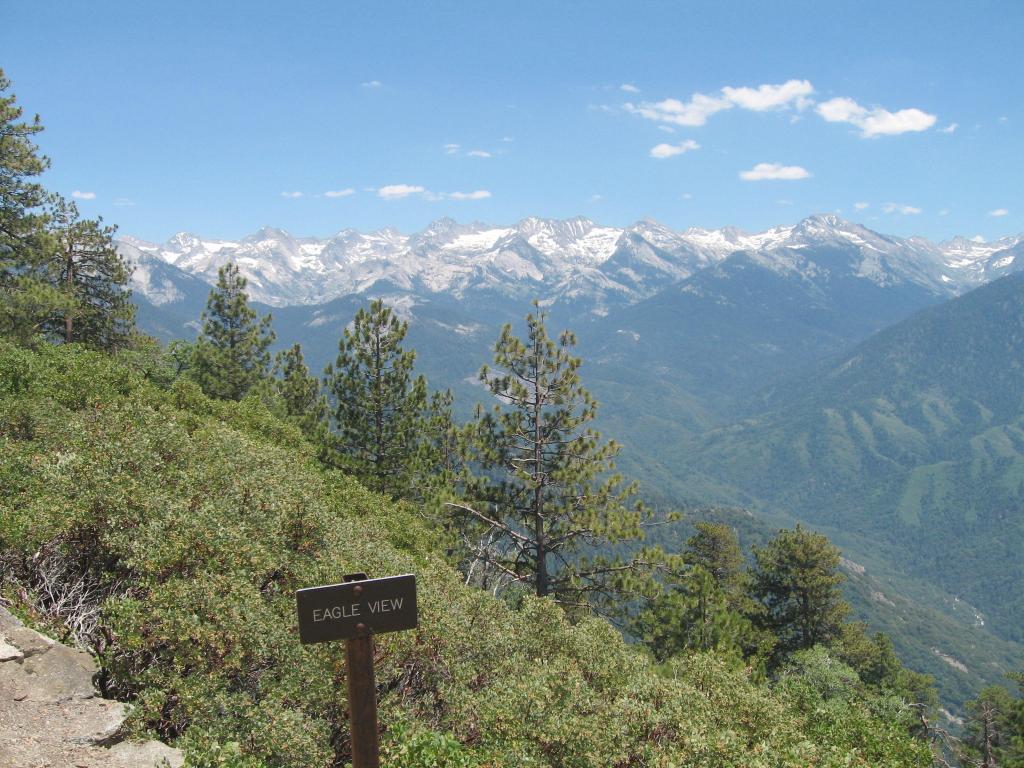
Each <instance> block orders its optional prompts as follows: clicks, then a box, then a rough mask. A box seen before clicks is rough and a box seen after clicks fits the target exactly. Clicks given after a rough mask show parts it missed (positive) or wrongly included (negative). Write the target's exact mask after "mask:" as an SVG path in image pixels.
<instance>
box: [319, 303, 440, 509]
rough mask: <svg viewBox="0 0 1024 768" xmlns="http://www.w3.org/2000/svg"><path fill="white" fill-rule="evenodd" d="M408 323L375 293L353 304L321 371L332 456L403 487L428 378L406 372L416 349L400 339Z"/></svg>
mask: <svg viewBox="0 0 1024 768" xmlns="http://www.w3.org/2000/svg"><path fill="white" fill-rule="evenodd" d="M408 328H409V326H408V323H406V322H405V321H403V320H400V319H399V318H398V317H397V315H395V313H394V312H393V311H392V310H391V308H390V307H388V306H386V305H385V304H384V302H383V301H381V300H380V299H377V300H374V301H372V302H371V303H370V306H369V307H368V308H366V309H360V310H359V311H358V312H357V313H356V316H355V319H354V321H353V323H352V327H351V328H346V329H345V330H344V331H343V332H342V336H341V339H340V340H339V341H338V358H337V360H336V361H335V363H334V365H333V366H328V367H327V370H326V371H325V381H324V383H325V386H326V389H327V391H328V394H329V397H330V400H331V403H332V405H333V422H334V427H335V433H334V434H333V435H332V437H331V451H330V454H331V457H332V458H331V461H332V463H334V464H335V465H336V466H339V467H341V468H343V469H345V470H346V471H348V472H351V473H352V474H354V475H355V476H356V477H358V478H360V479H361V480H362V481H363V483H365V484H366V485H367V486H368V487H369V488H371V489H372V490H375V491H378V492H379V493H385V494H388V495H390V496H392V497H396V498H397V497H403V496H406V495H407V494H408V493H409V492H410V485H411V482H412V481H411V478H412V476H413V474H414V473H415V467H414V465H415V460H416V456H417V452H418V450H419V441H420V434H421V432H422V428H423V410H424V406H425V405H426V399H427V384H426V380H425V379H424V378H423V377H422V376H416V377H415V378H414V377H413V364H414V363H415V360H416V353H415V352H414V351H412V350H406V349H404V348H403V347H402V341H403V340H404V339H405V335H406V333H407V331H408Z"/></svg>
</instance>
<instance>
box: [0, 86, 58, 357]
mask: <svg viewBox="0 0 1024 768" xmlns="http://www.w3.org/2000/svg"><path fill="white" fill-rule="evenodd" d="M10 88H11V81H10V80H8V79H7V78H6V77H5V76H4V73H3V70H2V69H0V332H2V333H6V334H9V335H12V336H15V337H17V338H19V339H21V340H23V341H24V340H27V339H29V338H31V337H32V336H34V335H35V334H37V333H39V332H41V331H42V330H43V328H44V326H45V324H46V323H47V322H48V321H49V320H50V319H51V318H52V317H54V316H55V315H56V314H58V313H61V312H63V311H66V310H67V309H68V308H69V306H70V304H71V302H70V301H69V298H68V297H67V296H66V295H65V294H62V293H61V291H59V290H58V289H57V288H56V287H55V283H56V281H57V274H58V272H57V271H56V270H55V269H54V264H53V261H52V259H50V258H49V255H50V254H51V252H52V251H51V249H52V245H53V244H52V239H51V238H50V236H49V234H48V233H47V231H46V222H47V215H46V211H45V208H44V206H45V205H46V203H47V202H48V201H49V200H50V198H51V196H50V195H48V194H47V192H46V190H45V189H44V188H43V186H42V185H41V184H39V183H38V182H37V181H36V180H35V179H36V178H37V177H38V176H39V175H40V174H42V173H43V171H45V170H46V169H47V168H48V167H49V165H50V161H49V159H48V158H46V157H45V156H43V155H40V154H39V148H38V147H37V146H36V145H35V144H34V143H33V137H34V136H35V135H36V134H37V133H39V132H40V131H42V130H43V126H42V124H41V122H40V120H39V116H38V115H36V116H35V118H34V119H33V120H31V121H23V120H22V114H23V111H22V108H21V107H19V106H18V105H17V99H16V98H15V96H14V94H12V93H9V91H10Z"/></svg>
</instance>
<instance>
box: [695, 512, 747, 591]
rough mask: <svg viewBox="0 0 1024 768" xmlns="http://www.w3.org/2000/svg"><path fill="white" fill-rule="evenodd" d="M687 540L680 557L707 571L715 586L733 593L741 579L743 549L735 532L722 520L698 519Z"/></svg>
mask: <svg viewBox="0 0 1024 768" xmlns="http://www.w3.org/2000/svg"><path fill="white" fill-rule="evenodd" d="M695 527H696V529H697V531H696V532H695V533H694V534H693V535H692V536H691V537H690V538H689V539H687V541H686V552H685V553H684V555H683V559H684V561H685V562H686V563H688V564H690V565H694V566H699V567H701V568H703V569H704V570H705V571H707V572H708V573H709V574H710V575H711V576H712V577H713V578H714V580H715V582H716V583H717V585H718V587H719V588H720V589H722V590H724V591H725V592H734V591H735V590H736V589H737V588H738V587H739V586H740V584H741V582H742V580H743V552H742V551H741V550H740V542H739V540H738V539H737V537H736V532H735V531H734V530H733V529H732V528H731V527H729V526H728V525H726V524H725V523H714V522H709V521H707V520H701V521H698V522H697V523H696V525H695Z"/></svg>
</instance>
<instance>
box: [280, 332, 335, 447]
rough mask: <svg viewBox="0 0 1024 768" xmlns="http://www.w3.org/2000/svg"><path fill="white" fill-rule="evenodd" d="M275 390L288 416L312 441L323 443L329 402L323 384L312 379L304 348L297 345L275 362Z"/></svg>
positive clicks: (282, 353)
mask: <svg viewBox="0 0 1024 768" xmlns="http://www.w3.org/2000/svg"><path fill="white" fill-rule="evenodd" d="M274 390H275V392H276V393H277V395H278V396H279V397H280V398H281V402H282V404H283V405H284V409H285V416H286V418H288V420H289V421H292V422H293V423H295V424H297V425H298V427H299V429H301V430H302V432H303V434H305V435H306V436H307V437H309V438H311V439H322V438H323V435H322V434H321V433H322V432H323V430H324V428H325V427H326V423H327V401H326V399H325V398H324V396H323V395H322V394H321V393H320V382H319V380H318V379H317V378H316V377H315V376H310V375H309V368H307V367H306V362H305V360H304V359H303V357H302V346H301V345H299V344H294V345H292V346H291V347H290V348H288V349H286V350H283V351H281V352H278V353H277V356H276V357H275V359H274Z"/></svg>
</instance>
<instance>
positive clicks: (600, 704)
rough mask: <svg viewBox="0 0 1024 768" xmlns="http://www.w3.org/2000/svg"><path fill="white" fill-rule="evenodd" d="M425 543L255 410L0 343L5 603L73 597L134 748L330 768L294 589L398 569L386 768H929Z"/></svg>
mask: <svg viewBox="0 0 1024 768" xmlns="http://www.w3.org/2000/svg"><path fill="white" fill-rule="evenodd" d="M435 536H436V534H435V533H434V532H433V531H431V530H430V529H428V528H427V527H426V526H425V524H424V523H423V522H422V521H421V520H420V518H419V517H418V515H417V513H416V510H415V509H414V508H412V507H411V506H407V505H396V504H392V503H390V502H388V501H387V500H385V499H383V498H382V497H379V496H376V495H374V494H371V493H369V492H368V491H366V490H365V489H363V488H362V487H361V486H359V485H358V484H357V483H356V482H354V481H353V480H351V479H350V478H347V477H345V476H343V475H341V474H339V473H337V472H332V471H326V470H324V469H322V468H321V467H320V466H319V465H318V464H317V463H316V462H315V460H314V458H313V454H312V452H311V450H310V449H309V447H308V446H307V445H306V444H305V443H303V442H302V438H301V435H300V434H299V433H298V432H297V430H295V429H294V428H293V427H291V426H289V425H287V424H284V423H283V422H280V421H278V420H276V419H275V418H274V417H273V415H272V414H271V413H270V411H268V410H267V409H266V408H265V407H264V406H263V405H262V404H261V403H260V402H259V401H258V400H256V399H247V400H243V401H242V402H240V403H224V402H214V401H211V400H208V399H206V398H205V397H204V396H203V395H202V394H201V393H199V392H198V391H196V390H195V388H193V387H191V386H189V385H187V384H183V383H180V382H179V383H175V384H174V385H173V386H171V387H170V388H169V389H164V388H161V387H160V386H158V384H157V383H155V382H154V381H152V380H150V379H147V378H146V377H144V376H140V375H137V374H136V372H134V371H133V370H132V369H130V368H128V367H126V366H125V365H122V364H119V363H116V362H114V361H113V360H111V359H110V358H107V357H103V356H102V355H98V354H95V353H90V352H85V351H83V350H79V349H75V348H74V347H62V348H45V349H41V350H40V351H38V352H26V351H24V350H21V349H17V348H14V347H10V346H6V345H0V564H3V567H4V568H5V579H7V581H5V584H4V586H3V587H2V589H3V590H4V591H5V593H6V596H7V597H10V598H12V599H13V598H15V597H17V596H18V595H21V594H26V595H28V597H29V602H31V603H32V604H33V605H34V606H35V609H36V610H38V611H45V610H47V609H48V607H49V608H53V604H52V603H48V602H47V599H46V598H45V595H44V592H45V590H43V589H42V580H44V579H49V583H48V584H47V585H46V587H47V589H48V590H49V592H46V594H52V592H53V590H54V589H56V590H58V591H59V590H60V589H62V588H66V587H67V585H68V583H70V581H71V580H78V581H79V582H80V583H82V584H85V585H86V586H87V588H88V589H87V593H88V594H89V595H91V596H93V599H94V600H95V601H100V602H99V607H100V613H99V614H98V622H97V623H96V625H95V626H91V627H90V625H88V624H86V623H83V622H82V621H81V618H82V617H81V616H78V617H77V618H76V617H75V616H69V615H66V614H60V615H61V617H62V618H63V619H64V620H65V621H68V622H69V623H70V624H74V626H75V627H76V631H77V632H79V635H80V636H81V637H83V638H85V639H86V640H87V641H89V642H91V643H92V644H93V648H94V650H95V652H96V653H97V655H98V657H99V659H100V661H101V664H102V667H103V671H104V675H103V677H104V681H105V685H106V686H107V689H108V691H109V692H110V693H112V694H114V695H117V696H119V697H121V698H125V699H130V700H131V701H133V703H134V704H135V709H134V711H133V715H132V717H131V720H130V725H131V728H132V729H133V731H134V732H135V733H138V734H149V735H158V736H160V737H163V738H165V739H169V740H172V741H174V740H178V741H179V743H180V744H181V745H182V746H183V747H184V748H185V749H186V751H187V753H188V755H189V760H190V761H191V764H192V765H195V766H203V767H204V768H205V767H206V766H230V767H231V768H257V767H262V766H266V768H270V767H271V766H273V767H274V768H312V767H315V766H323V767H324V768H326V767H327V766H332V765H336V764H338V763H339V762H344V761H345V760H346V759H348V742H347V739H348V734H347V732H346V730H345V727H344V722H345V716H344V712H345V708H346V702H345V690H346V689H345V674H344V665H343V647H342V646H341V645H340V644H325V645H315V646H302V645H300V644H299V642H298V639H297V628H296V618H295V604H294V591H295V590H296V589H297V588H300V587H304V586H310V585H314V584H326V583H335V582H338V581H340V579H341V576H342V575H343V574H345V573H348V572H351V571H356V570H361V571H366V572H368V573H369V574H370V575H371V576H383V575H390V574H399V573H409V572H412V573H416V574H417V582H418V593H419V594H418V602H419V611H420V626H419V628H418V629H417V630H415V631H411V632H401V633H394V634H389V635H382V636H380V637H379V638H377V640H376V645H377V661H376V671H377V680H378V684H379V691H380V705H379V706H380V718H381V724H382V727H383V728H384V749H385V755H386V756H387V757H388V760H390V761H391V763H390V764H392V765H396V766H435V765H436V766H441V765H445V766H474V765H479V766H481V767H482V766H489V768H498V767H507V768H513V767H516V768H518V767H520V766H559V767H564V768H576V767H579V768H582V767H583V766H588V767H589V766H601V767H604V766H662V767H663V768H668V766H683V765H685V766H705V767H708V768H710V767H711V766H722V768H724V767H725V766H750V767H753V766H757V767H758V768H768V767H770V766H771V767H774V766H778V767H780V768H781V767H782V766H793V767H794V768H795V767H796V766H808V765H814V766H880V765H886V766H889V765H891V766H911V765H921V766H924V765H927V764H928V762H929V760H928V753H927V748H926V747H925V746H924V745H923V744H920V743H917V742H913V741H911V740H910V739H909V738H907V737H906V736H905V735H902V734H901V732H900V731H899V729H898V727H897V726H894V725H892V724H888V723H886V722H884V721H882V720H881V719H879V718H877V717H875V716H874V715H873V713H872V711H871V709H870V707H869V706H868V705H866V704H865V703H864V702H862V701H859V700H853V701H849V700H846V699H843V700H840V701H835V702H830V701H829V700H828V699H827V697H824V696H822V695H820V691H819V692H817V693H815V691H816V690H817V689H815V688H814V686H813V685H811V684H810V683H805V684H803V687H800V686H798V685H796V683H794V684H792V685H783V686H782V687H781V689H780V690H779V691H773V690H771V689H770V688H768V687H767V686H765V685H763V684H761V683H759V682H757V681H756V679H755V677H754V676H753V675H752V674H751V673H749V672H747V671H745V670H742V669H736V668H735V665H734V664H732V663H730V662H727V661H724V660H722V659H719V658H717V657H714V656H700V655H697V656H690V657H685V658H681V659H676V660H673V661H671V662H669V663H668V664H667V665H665V667H664V670H662V669H659V668H656V667H655V665H654V664H653V663H651V662H650V661H649V660H648V659H647V658H646V657H645V656H644V655H643V654H642V653H640V652H638V650H637V649H635V648H632V647H630V646H628V645H627V644H626V643H625V642H624V641H623V639H622V637H621V636H620V634H619V633H618V632H617V631H616V630H615V629H614V628H612V627H611V626H610V625H608V624H607V623H605V622H604V621H601V620H598V619H588V620H584V621H581V622H579V623H576V624H572V623H570V622H569V621H568V620H567V619H566V617H565V616H564V615H563V613H562V611H561V610H560V609H559V608H557V607H556V606H555V605H554V604H552V603H551V602H549V601H547V600H538V599H536V598H532V597H524V598H523V599H522V600H521V601H520V602H519V603H517V604H516V605H515V606H513V605H510V604H508V603H506V602H503V601H500V600H495V599H494V598H493V597H491V596H490V595H489V594H487V593H483V592H480V591H476V590H473V589H470V588H468V587H466V586H464V585H463V583H462V580H461V578H460V576H459V574H458V573H457V572H456V571H454V570H453V569H452V568H451V567H450V566H449V565H448V564H447V563H446V562H445V561H444V560H443V558H442V557H440V556H439V555H437V554H435V552H434V548H433V542H434V541H435ZM47 564H49V565H47ZM54 564H59V566H60V567H59V568H58V567H57V565H54ZM47 569H49V570H47ZM14 582H17V584H18V586H19V587H21V588H23V589H25V592H24V593H21V592H20V591H18V590H17V589H15V586H14ZM85 608H88V606H85ZM53 610H57V609H53ZM801 674H802V673H801ZM801 674H796V673H795V675H796V676H795V678H794V679H796V680H800V679H803V678H802V677H801ZM816 697H817V698H816ZM822 702H823V703H822ZM903 733H905V732H903Z"/></svg>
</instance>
